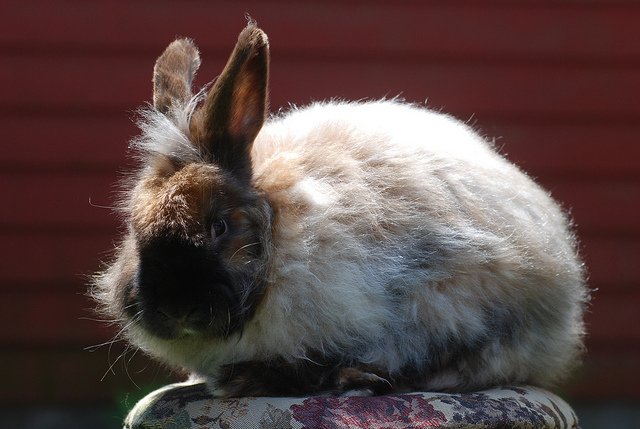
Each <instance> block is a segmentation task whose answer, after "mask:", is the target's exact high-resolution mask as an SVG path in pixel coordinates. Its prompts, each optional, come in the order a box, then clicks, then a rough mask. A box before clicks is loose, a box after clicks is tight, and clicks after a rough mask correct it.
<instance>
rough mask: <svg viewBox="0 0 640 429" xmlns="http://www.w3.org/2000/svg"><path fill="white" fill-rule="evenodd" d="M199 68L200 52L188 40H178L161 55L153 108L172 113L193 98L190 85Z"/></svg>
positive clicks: (155, 71) (154, 78)
mask: <svg viewBox="0 0 640 429" xmlns="http://www.w3.org/2000/svg"><path fill="white" fill-rule="evenodd" d="M198 67H200V55H199V53H198V48H196V46H195V45H194V44H193V42H192V41H191V40H189V39H177V40H175V41H174V42H173V43H171V44H170V45H169V46H167V49H165V51H164V52H163V53H162V55H160V57H159V58H158V60H157V61H156V65H155V67H154V68H153V106H154V107H155V108H156V109H157V110H158V111H160V112H162V113H165V114H166V113H169V111H170V109H171V107H172V106H173V105H184V104H186V103H187V102H188V101H189V100H190V99H191V97H192V96H193V95H192V94H191V83H192V81H193V77H194V76H195V74H196V71H197V70H198Z"/></svg>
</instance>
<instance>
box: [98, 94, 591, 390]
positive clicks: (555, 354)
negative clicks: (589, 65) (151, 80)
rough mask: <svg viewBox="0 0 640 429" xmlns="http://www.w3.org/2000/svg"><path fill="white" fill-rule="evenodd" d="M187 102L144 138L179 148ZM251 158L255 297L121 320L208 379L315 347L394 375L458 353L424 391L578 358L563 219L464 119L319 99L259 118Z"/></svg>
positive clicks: (560, 371) (546, 375) (539, 373)
mask: <svg viewBox="0 0 640 429" xmlns="http://www.w3.org/2000/svg"><path fill="white" fill-rule="evenodd" d="M194 106H195V103H188V104H187V105H185V106H182V107H181V106H175V108H176V109H177V110H176V112H179V114H175V115H173V118H174V120H168V119H167V118H166V117H165V115H163V114H161V113H158V112H154V111H151V112H149V113H148V114H147V121H146V124H147V125H146V126H145V127H144V130H143V131H144V134H143V136H142V137H141V138H140V139H139V140H138V145H139V146H140V147H142V148H145V150H147V151H154V150H155V151H160V152H163V153H171V152H172V151H174V152H176V151H177V152H178V153H184V152H185V142H187V143H188V142H189V137H188V136H187V135H186V134H185V130H188V123H189V117H190V110H191V109H193V107H194ZM181 109H182V110H181ZM175 118H177V119H175ZM180 118H182V119H180ZM186 147H188V145H187V146H186ZM187 152H189V151H187ZM189 156H190V155H189ZM251 157H252V162H253V184H254V186H255V187H256V188H257V189H258V190H259V191H260V192H262V193H264V195H265V196H266V198H267V200H268V202H269V204H270V205H271V207H272V209H273V213H274V214H273V216H274V223H273V226H272V243H271V245H270V246H269V251H270V258H269V261H268V271H269V278H268V282H267V284H268V287H267V293H266V296H265V298H264V299H263V300H262V301H261V303H260V305H259V306H258V308H257V310H256V313H255V315H254V316H253V317H252V318H251V319H250V320H249V321H248V322H247V323H246V325H244V329H243V330H242V333H236V334H233V335H232V336H231V337H229V338H220V339H212V340H210V341H208V342H203V341H202V340H198V339H197V338H196V337H184V338H181V339H172V340H164V339H160V338H158V337H156V336H153V335H149V334H148V333H147V332H146V331H145V330H144V329H142V328H141V327H140V326H138V325H136V324H132V326H131V327H130V329H129V335H130V336H131V338H132V340H133V342H134V343H136V344H138V345H140V346H141V347H142V348H143V349H145V350H147V351H148V352H149V353H151V354H152V355H156V356H158V357H159V358H161V359H162V360H164V361H166V362H168V363H170V364H172V365H176V366H180V367H183V368H188V369H190V370H192V371H194V372H196V373H199V374H203V375H207V376H214V377H215V374H216V371H217V368H218V367H219V366H220V365H223V364H231V363H234V362H243V361H255V360H262V361H265V360H266V361H268V360H269V359H275V358H284V359H285V360H291V361H293V360H297V359H312V356H310V355H309V354H308V352H309V351H310V350H313V351H320V352H321V353H323V354H326V355H334V356H342V357H344V359H345V361H356V362H361V363H365V364H371V365H373V366H374V367H379V368H385V369H387V370H388V372H389V374H391V375H393V374H394V373H399V372H400V371H401V370H402V369H403V368H406V367H412V368H418V369H420V368H423V369H424V368H435V367H436V366H437V362H440V361H446V360H447V359H450V358H451V354H455V353H457V351H460V350H462V352H465V351H466V353H467V355H466V356H464V353H462V354H463V356H462V358H460V359H453V360H451V362H453V364H452V365H450V366H445V367H443V368H441V369H440V370H439V371H436V372H433V373H432V374H431V376H430V377H427V378H426V379H425V382H424V384H423V387H424V388H425V389H458V388H475V387H483V386H486V385H491V384H497V383H501V382H511V383H513V382H531V383H534V384H539V385H549V384H551V383H553V382H554V381H556V380H557V379H558V378H559V377H561V376H562V375H564V373H565V372H566V370H567V369H568V368H569V367H570V366H571V365H572V364H573V363H574V361H575V359H576V357H577V354H578V352H579V350H580V348H581V341H582V337H583V330H584V328H583V323H582V310H583V306H584V303H585V301H586V299H587V295H586V291H585V287H584V280H583V267H582V264H581V262H580V260H579V258H578V257H577V255H576V249H575V247H576V245H575V242H574V239H573V235H572V233H571V231H570V228H569V225H568V222H567V219H566V217H565V216H564V214H563V213H562V211H561V210H560V208H559V207H558V206H557V204H556V203H554V201H553V200H552V199H551V198H550V196H549V195H548V193H547V192H545V191H543V190H542V189H541V188H540V187H538V186H537V185H536V184H535V183H534V182H533V181H532V180H530V179H529V178H528V177H527V176H526V175H525V174H524V173H522V172H521V171H520V170H519V169H518V168H517V167H515V166H514V165H512V164H511V163H509V162H508V161H506V160H505V159H504V158H503V157H502V156H500V155H498V154H497V153H496V152H495V151H494V150H493V148H492V147H491V146H490V145H489V144H488V143H487V142H486V141H485V140H483V138H481V137H480V136H479V135H478V134H476V133H475V132H474V131H473V130H472V129H470V128H469V127H468V126H466V125H465V124H463V123H461V122H459V121H457V120H455V119H454V118H452V117H450V116H447V115H444V114H440V113H436V112H433V111H430V110H427V109H425V108H421V107H418V106H415V105H409V104H406V103H402V102H399V101H396V100H383V101H373V102H358V103H347V102H327V103H317V104H313V105H311V106H309V107H306V108H301V109H292V110H291V111H290V112H288V113H285V114H282V115H280V116H277V117H274V118H271V119H270V120H269V121H267V122H266V123H265V125H264V127H263V128H262V130H261V131H260V133H259V134H258V137H257V138H256V140H255V142H254V145H253V148H252V152H251ZM120 268H122V267H120ZM116 270H117V269H114V270H113V271H111V272H107V273H105V274H104V276H107V277H108V276H115V275H116V274H114V272H115V271H116ZM103 281H104V282H105V283H109V282H110V280H109V279H108V278H104V279H103ZM112 293H115V292H112ZM106 300H107V301H109V300H113V298H107V299H106Z"/></svg>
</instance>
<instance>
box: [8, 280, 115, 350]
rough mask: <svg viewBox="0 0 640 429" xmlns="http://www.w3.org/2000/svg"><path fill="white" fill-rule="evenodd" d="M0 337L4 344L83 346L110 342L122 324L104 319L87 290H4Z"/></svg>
mask: <svg viewBox="0 0 640 429" xmlns="http://www.w3.org/2000/svg"><path fill="white" fill-rule="evenodd" d="M0 296H1V297H2V300H3V302H5V303H11V305H7V306H5V309H4V310H3V312H2V313H1V314H0V322H2V325H1V326H0V341H2V342H3V343H4V344H13V345H22V346H29V345H31V346H33V345H36V344H37V345H39V346H41V345H48V346H57V347H61V346H67V347H70V348H72V347H74V346H77V345H82V346H83V347H91V346H96V345H98V344H102V343H109V342H110V341H111V340H112V339H113V338H114V337H115V336H116V334H117V333H118V332H119V328H117V327H115V326H113V325H111V326H110V325H109V323H108V321H101V320H103V319H104V317H102V316H99V315H97V314H96V312H95V311H94V309H95V308H96V305H95V303H94V302H92V300H91V299H89V298H88V296H87V295H86V292H85V291H70V290H62V291H60V290H55V288H54V287H52V288H50V290H48V291H43V290H39V291H37V292H33V291H14V292H5V291H3V292H1V295H0ZM104 348H105V349H106V348H108V344H107V345H106V346H105V347H104Z"/></svg>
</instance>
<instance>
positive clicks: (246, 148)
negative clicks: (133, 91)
mask: <svg viewBox="0 0 640 429" xmlns="http://www.w3.org/2000/svg"><path fill="white" fill-rule="evenodd" d="M268 74H269V42H268V40H267V35H266V34H265V33H264V32H263V31H262V30H260V29H259V28H258V27H256V26H255V24H254V23H252V22H251V23H249V25H247V27H246V28H245V29H244V30H243V31H242V32H241V33H240V36H238V43H237V44H236V47H235V49H234V50H233V53H232V54H231V57H230V58H229V61H228V62H227V65H226V66H225V68H224V70H223V71H222V74H221V75H220V76H219V77H218V79H217V80H216V81H215V83H214V84H213V86H212V88H211V90H210V91H209V93H208V94H207V98H206V100H205V101H204V103H203V104H202V107H201V108H200V109H199V110H198V111H196V112H195V113H194V115H193V117H192V120H191V133H192V138H193V139H194V140H195V141H196V142H197V143H198V144H199V145H200V146H201V148H202V149H203V150H204V152H205V153H206V156H207V157H208V158H209V159H210V160H211V161H212V162H215V163H216V164H218V165H220V166H221V167H223V168H225V169H227V170H228V171H230V172H232V173H234V174H236V176H238V177H242V178H250V177H251V159H250V156H249V154H250V152H251V146H252V144H253V140H254V139H255V137H256V135H257V134H258V132H259V131H260V128H262V124H263V123H264V120H265V116H266V113H267V102H268V101H267V97H268V95H267V81H268Z"/></svg>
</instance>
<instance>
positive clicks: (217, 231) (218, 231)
mask: <svg viewBox="0 0 640 429" xmlns="http://www.w3.org/2000/svg"><path fill="white" fill-rule="evenodd" d="M226 231H227V223H226V222H225V221H224V219H216V220H214V221H213V223H212V224H211V239H212V240H215V239H216V238H218V237H220V236H221V235H222V234H224V233H225V232H226Z"/></svg>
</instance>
